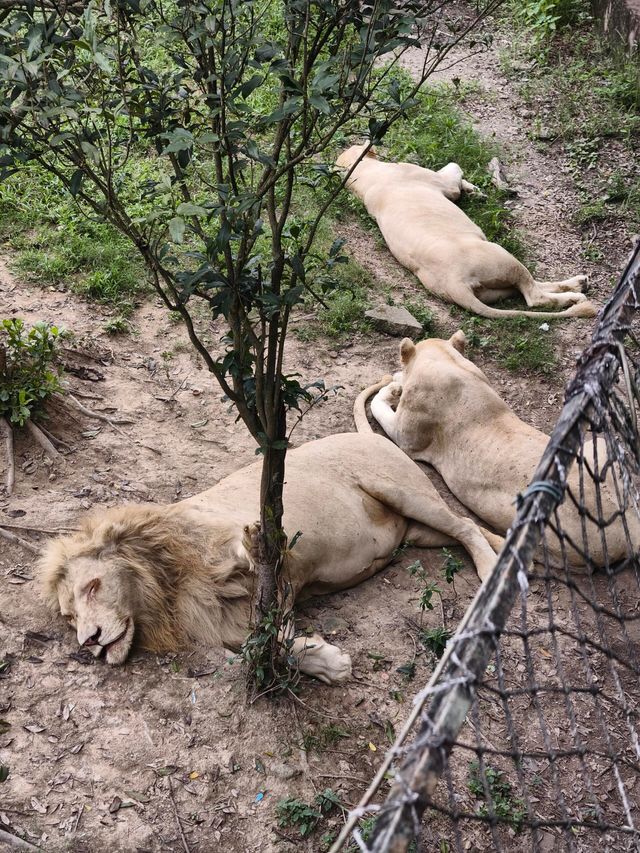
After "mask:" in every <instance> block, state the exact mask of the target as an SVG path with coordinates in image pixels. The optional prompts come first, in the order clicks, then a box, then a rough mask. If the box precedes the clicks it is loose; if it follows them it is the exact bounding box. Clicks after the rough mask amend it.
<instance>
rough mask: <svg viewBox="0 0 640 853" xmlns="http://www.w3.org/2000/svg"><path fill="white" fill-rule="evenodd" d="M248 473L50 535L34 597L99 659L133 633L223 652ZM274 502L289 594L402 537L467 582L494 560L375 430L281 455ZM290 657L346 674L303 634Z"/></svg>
mask: <svg viewBox="0 0 640 853" xmlns="http://www.w3.org/2000/svg"><path fill="white" fill-rule="evenodd" d="M380 387H381V386H380ZM261 469H262V464H261V463H256V464H254V465H250V466H249V467H247V468H243V469H242V470H240V471H237V472H236V473H234V474H231V476H229V477H225V479H223V480H221V481H220V482H219V483H218V484H217V485H216V486H214V487H213V488H211V489H209V490H208V491H206V492H203V493H202V494H199V495H196V496H195V497H192V498H188V499H187V500H183V501H181V502H180V503H177V504H173V505H171V506H153V505H150V504H146V505H142V506H133V505H130V506H123V507H117V508H114V509H108V510H105V511H103V512H99V513H96V514H95V515H93V516H92V517H90V518H88V519H87V520H86V521H85V523H84V527H83V529H82V531H81V532H80V533H76V534H73V535H71V536H65V537H63V538H60V539H57V540H54V541H53V542H51V543H50V545H49V546H48V548H47V550H46V552H45V554H44V557H43V559H42V562H41V578H42V582H43V589H44V595H45V598H46V600H47V601H48V602H49V603H50V604H51V605H52V606H53V607H55V608H56V609H57V608H58V607H59V608H60V612H61V613H62V615H63V616H64V617H66V619H67V620H68V621H69V623H70V624H71V625H72V626H73V627H74V628H75V630H76V632H77V637H78V643H79V644H80V645H81V646H88V647H89V648H90V649H91V651H92V652H93V653H94V655H96V656H98V655H100V654H101V653H102V652H105V657H106V660H107V663H110V664H121V663H124V661H125V660H126V658H127V656H128V654H129V651H130V649H131V647H132V643H133V641H134V638H135V639H137V641H138V643H139V645H140V646H141V647H142V648H145V649H148V650H149V651H155V652H164V651H169V650H175V649H178V648H179V647H180V646H183V645H184V644H185V643H186V642H188V641H189V640H195V641H201V642H204V643H211V644H220V645H223V646H226V647H228V648H230V649H233V650H237V649H238V648H239V647H240V646H241V644H242V642H243V640H244V639H245V636H246V634H247V630H248V626H249V617H250V604H251V594H252V588H253V577H252V571H253V567H252V560H251V555H250V553H249V551H248V550H247V548H248V547H250V543H248V541H247V531H248V529H249V526H250V525H252V524H253V523H254V522H255V521H256V519H258V518H259V515H260V507H259V493H260V476H261ZM284 506H285V517H284V524H285V528H286V530H287V531H288V532H289V535H290V536H293V534H295V533H296V532H297V531H300V532H301V534H302V535H301V537H300V539H299V541H297V542H296V543H295V545H294V547H293V548H292V550H291V551H290V554H289V557H288V558H287V561H286V566H285V573H286V579H287V580H288V582H289V584H290V585H291V589H292V593H293V595H294V596H298V595H299V594H300V593H301V592H303V591H304V592H305V593H308V594H318V593H325V592H330V591H333V590H339V589H345V588H347V587H350V586H354V585H355V584H358V583H360V582H361V581H364V580H366V579H367V578H369V577H371V575H373V574H374V573H375V572H377V571H378V570H379V569H382V568H383V567H384V566H386V565H387V563H389V561H390V560H391V558H392V556H393V553H394V551H395V549H396V548H397V547H398V546H399V545H400V543H401V542H402V541H403V540H404V539H410V540H411V541H413V542H415V543H416V544H417V545H420V546H423V547H435V546H439V545H442V544H446V543H447V542H450V541H451V540H452V539H453V540H455V541H457V542H460V543H462V544H463V545H464V547H465V548H466V549H467V550H468V552H469V553H470V555H471V556H472V558H473V560H474V563H475V565H476V568H477V570H478V574H479V575H480V576H481V577H484V576H485V575H486V574H487V573H488V572H489V571H490V570H491V568H492V567H493V564H494V562H495V553H494V551H493V550H492V548H491V547H490V545H489V541H488V539H491V538H492V534H489V533H487V534H486V535H487V538H485V536H484V535H483V533H482V532H481V531H480V528H479V527H477V526H476V524H475V523H474V522H472V521H471V520H470V519H468V518H461V517H458V516H456V515H454V513H452V512H451V511H450V510H449V509H448V508H447V506H446V505H445V503H444V502H443V500H442V499H441V498H440V496H439V495H438V493H437V492H436V490H435V488H434V487H433V486H432V485H431V483H430V482H429V480H428V478H427V477H426V476H425V475H424V474H423V472H422V471H421V470H420V469H419V468H418V466H417V465H415V464H414V463H413V462H412V461H411V460H410V459H409V458H408V457H407V456H405V454H404V453H402V451H401V450H399V449H398V448H397V447H395V446H394V445H393V444H392V443H391V442H390V441H388V440H387V439H386V438H384V437H382V436H376V435H364V436H362V435H357V434H355V433H352V434H343V435H333V436H329V437H328V438H323V439H320V440H318V441H312V442H310V443H309V444H305V445H303V446H302V447H299V448H297V449H296V450H292V451H290V453H289V454H288V456H287V474H286V483H285V490H284ZM495 538H496V539H497V537H495ZM292 652H293V655H294V656H296V657H297V658H298V661H299V666H300V669H301V670H302V671H303V672H306V673H308V674H309V675H314V676H316V678H319V679H320V680H322V681H324V682H326V683H327V684H333V683H335V682H339V681H344V680H345V679H346V678H348V676H349V674H350V671H351V660H350V658H349V655H347V654H343V653H342V652H341V651H340V649H339V648H337V647H336V646H332V645H329V644H328V643H325V641H324V640H323V639H322V637H320V636H318V635H317V634H316V635H314V636H313V637H310V638H309V637H301V638H297V639H296V640H295V642H294V645H293V649H292Z"/></svg>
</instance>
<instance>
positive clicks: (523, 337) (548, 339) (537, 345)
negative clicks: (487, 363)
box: [456, 312, 557, 375]
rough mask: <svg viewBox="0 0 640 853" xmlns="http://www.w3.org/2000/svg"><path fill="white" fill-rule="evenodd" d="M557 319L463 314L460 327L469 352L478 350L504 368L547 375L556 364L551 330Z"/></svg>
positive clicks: (471, 353)
mask: <svg viewBox="0 0 640 853" xmlns="http://www.w3.org/2000/svg"><path fill="white" fill-rule="evenodd" d="M456 313H458V312H456ZM556 322H557V321H555V320H543V319H542V318H541V319H540V320H536V319H534V318H533V317H505V319H499V320H488V319H485V318H483V317H469V316H468V315H466V316H465V318H464V319H463V320H462V329H463V331H464V333H465V335H466V336H467V348H468V351H469V354H470V355H473V353H474V352H478V351H481V352H483V353H485V354H486V355H489V356H490V357H491V358H493V359H494V361H496V362H497V363H498V364H499V365H500V366H501V367H505V368H506V369H507V370H510V371H513V372H522V373H537V374H543V375H549V374H550V373H552V372H553V371H554V369H555V367H556V365H557V357H556V354H555V352H554V347H553V332H552V329H553V325H554V324H555V323H556ZM542 325H547V326H548V327H549V329H548V331H544V329H541V328H540V326H542Z"/></svg>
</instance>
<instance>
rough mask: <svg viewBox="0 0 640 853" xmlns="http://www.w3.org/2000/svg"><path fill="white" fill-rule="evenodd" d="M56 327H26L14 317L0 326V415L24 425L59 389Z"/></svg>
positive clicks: (45, 325) (40, 324)
mask: <svg viewBox="0 0 640 853" xmlns="http://www.w3.org/2000/svg"><path fill="white" fill-rule="evenodd" d="M61 334H62V332H61V330H60V329H58V328H57V326H49V325H47V324H46V323H35V324H34V326H33V327H32V328H31V329H29V331H27V330H26V328H25V324H24V322H23V321H22V320H20V319H18V318H17V317H13V318H10V319H5V320H2V324H1V327H0V415H1V416H3V417H6V418H8V420H9V422H10V423H12V424H16V425H17V426H24V424H25V423H26V421H28V420H29V418H32V417H33V416H34V415H35V414H37V413H38V412H39V411H41V409H42V405H43V403H44V402H45V400H46V399H47V397H50V396H51V394H54V393H56V392H57V391H60V390H62V389H61V385H60V374H61V369H60V368H59V367H58V366H57V365H56V363H55V359H56V342H57V339H58V338H59V337H60V335H61Z"/></svg>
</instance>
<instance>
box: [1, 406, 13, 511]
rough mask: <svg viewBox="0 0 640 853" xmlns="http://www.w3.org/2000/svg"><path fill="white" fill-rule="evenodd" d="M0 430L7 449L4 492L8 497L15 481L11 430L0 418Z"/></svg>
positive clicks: (4, 420) (9, 425) (6, 422)
mask: <svg viewBox="0 0 640 853" xmlns="http://www.w3.org/2000/svg"><path fill="white" fill-rule="evenodd" d="M0 428H1V429H2V432H3V433H4V444H5V447H6V449H7V466H8V467H7V482H6V486H5V489H6V492H7V495H10V494H11V492H12V491H13V484H14V483H15V481H16V462H15V459H14V458H13V430H12V429H11V424H10V423H9V421H8V420H7V419H6V418H0Z"/></svg>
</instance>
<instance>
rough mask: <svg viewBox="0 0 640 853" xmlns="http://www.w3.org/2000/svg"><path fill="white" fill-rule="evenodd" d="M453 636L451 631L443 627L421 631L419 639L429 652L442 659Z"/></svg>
mask: <svg viewBox="0 0 640 853" xmlns="http://www.w3.org/2000/svg"><path fill="white" fill-rule="evenodd" d="M452 636H453V634H452V633H451V631H449V630H447V629H446V628H445V627H444V625H441V626H438V627H436V628H423V629H422V630H421V631H420V634H419V639H420V642H421V643H422V645H423V646H424V647H425V649H426V650H427V651H429V652H433V654H434V655H435V656H436V657H437V658H441V657H442V655H443V654H444V650H445V649H446V647H447V643H448V642H449V640H450V639H451V637H452Z"/></svg>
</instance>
